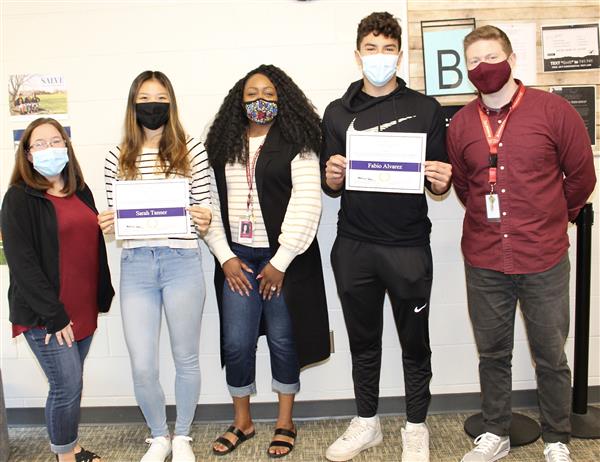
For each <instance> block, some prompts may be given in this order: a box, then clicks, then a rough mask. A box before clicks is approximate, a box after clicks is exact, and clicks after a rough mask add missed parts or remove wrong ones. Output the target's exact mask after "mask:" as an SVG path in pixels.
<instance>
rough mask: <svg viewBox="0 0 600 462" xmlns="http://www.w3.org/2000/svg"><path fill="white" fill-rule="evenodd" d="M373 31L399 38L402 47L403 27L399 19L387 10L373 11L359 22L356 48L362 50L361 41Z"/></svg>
mask: <svg viewBox="0 0 600 462" xmlns="http://www.w3.org/2000/svg"><path fill="white" fill-rule="evenodd" d="M371 32H373V35H379V34H383V35H384V36H385V37H390V38H393V39H396V40H398V49H399V50H400V49H401V48H402V28H401V27H400V24H399V23H398V20H397V19H396V18H394V16H392V15H391V14H390V13H388V12H387V11H383V12H381V13H371V14H370V15H369V16H367V17H366V18H363V19H362V21H361V22H360V23H359V24H358V29H357V30H356V49H357V50H360V42H362V39H364V38H365V37H366V36H367V35H369V34H370V33H371Z"/></svg>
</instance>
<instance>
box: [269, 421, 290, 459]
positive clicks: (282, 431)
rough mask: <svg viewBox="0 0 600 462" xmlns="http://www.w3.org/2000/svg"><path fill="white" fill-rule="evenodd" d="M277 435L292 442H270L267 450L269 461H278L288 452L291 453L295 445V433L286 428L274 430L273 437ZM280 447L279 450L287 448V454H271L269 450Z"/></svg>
mask: <svg viewBox="0 0 600 462" xmlns="http://www.w3.org/2000/svg"><path fill="white" fill-rule="evenodd" d="M277 435H282V436H287V437H288V438H292V440H293V441H292V442H291V443H290V442H289V441H280V440H271V444H269V449H267V454H268V456H269V457H270V458H271V459H279V458H280V457H285V456H287V455H288V454H289V453H290V452H292V451H293V449H294V446H295V445H296V435H297V432H295V431H292V430H288V429H286V428H276V429H275V433H274V434H273V437H275V436H277ZM275 447H280V448H288V449H289V451H288V452H284V453H281V454H277V453H276V452H271V451H270V449H272V448H275Z"/></svg>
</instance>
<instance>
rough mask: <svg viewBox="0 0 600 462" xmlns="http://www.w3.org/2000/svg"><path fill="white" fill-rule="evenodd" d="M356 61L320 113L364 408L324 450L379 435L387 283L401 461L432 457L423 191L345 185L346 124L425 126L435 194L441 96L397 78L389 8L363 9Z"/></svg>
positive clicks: (344, 451)
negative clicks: (398, 354) (353, 75)
mask: <svg viewBox="0 0 600 462" xmlns="http://www.w3.org/2000/svg"><path fill="white" fill-rule="evenodd" d="M356 46H357V50H356V52H355V55H356V62H357V64H358V66H359V68H360V69H361V70H362V72H363V79H362V80H359V81H357V82H354V83H352V84H351V85H350V87H349V88H348V90H347V91H346V94H345V95H344V96H343V97H342V98H341V99H338V100H335V101H333V102H332V103H330V104H329V106H328V107H327V109H326V110H325V115H324V116H323V135H324V148H323V152H322V153H321V163H322V171H323V190H324V191H325V192H326V193H327V194H328V195H330V196H333V197H337V196H340V195H341V209H340V212H339V217H338V235H337V239H336V241H335V243H334V245H333V248H332V251H331V264H332V267H333V271H334V274H335V278H336V285H337V290H338V294H339V297H340V300H341V304H342V309H343V312H344V319H345V321H346V328H347V330H348V336H349V340H350V350H351V353H352V378H353V380H354V394H355V398H356V404H357V410H358V416H357V417H355V418H354V419H352V422H351V423H350V426H349V427H348V429H347V430H346V432H345V433H344V434H343V435H342V436H341V437H340V438H338V439H337V440H336V441H335V442H334V443H333V444H332V445H331V446H330V447H329V448H328V449H327V452H326V457H327V458H328V459H329V460H331V461H346V460H350V459H351V458H353V457H354V456H356V455H357V454H359V453H360V452H361V451H362V450H364V449H367V448H369V447H372V446H375V445H378V444H380V443H381V441H382V440H383V436H382V433H381V427H380V424H379V418H378V416H377V405H378V400H379V376H380V370H381V336H382V332H383V302H384V297H385V292H386V291H387V292H388V294H389V296H390V300H391V303H392V310H393V314H394V319H395V321H396V328H397V331H398V335H399V337H400V343H401V346H402V362H403V368H404V382H405V390H406V414H407V421H408V422H407V424H406V428H404V429H402V442H403V454H402V461H403V462H406V461H410V462H421V461H423V462H428V461H429V433H428V430H427V427H426V425H425V418H426V416H427V409H428V406H429V401H430V398H431V395H430V392H429V381H430V380H431V349H430V346H429V330H428V316H429V296H430V292H431V282H432V259H431V249H430V247H429V234H430V231H431V222H430V221H429V218H428V217H427V201H426V198H425V194H404V193H384V192H366V191H355V190H346V189H345V172H346V157H345V152H346V133H347V132H349V131H374V132H410V133H426V134H427V147H426V162H425V166H424V174H425V186H426V187H427V189H429V190H430V191H431V192H432V193H434V194H443V193H445V192H446V191H447V190H448V188H449V187H450V179H451V167H450V164H449V163H447V162H448V158H447V155H446V148H445V122H444V118H443V116H442V113H441V108H440V105H439V104H438V103H437V102H436V101H435V100H434V99H433V98H430V97H427V96H424V95H422V94H420V93H418V92H416V91H414V90H411V89H410V88H407V87H406V83H405V82H404V81H403V80H402V79H401V78H398V77H396V72H397V70H398V67H399V66H400V60H401V58H402V51H401V50H400V46H401V29H400V25H399V24H398V21H397V20H396V19H394V17H393V16H392V15H391V14H389V13H387V12H386V13H372V14H371V15H369V16H367V17H366V18H364V19H363V20H362V21H361V22H360V24H359V26H358V33H357V43H356Z"/></svg>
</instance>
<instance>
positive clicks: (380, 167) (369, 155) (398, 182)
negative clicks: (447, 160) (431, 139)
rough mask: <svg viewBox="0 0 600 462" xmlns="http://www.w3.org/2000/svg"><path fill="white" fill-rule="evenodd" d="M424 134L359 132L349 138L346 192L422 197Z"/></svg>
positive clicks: (347, 142) (348, 134) (347, 140)
mask: <svg viewBox="0 0 600 462" xmlns="http://www.w3.org/2000/svg"><path fill="white" fill-rule="evenodd" d="M426 142H427V134H425V133H397V132H391V133H390V132H376V133H373V132H360V131H348V132H347V135H346V158H347V163H346V189H349V190H357V191H373V192H375V191H377V192H395V193H411V194H422V193H423V186H424V170H423V165H424V163H425V147H426Z"/></svg>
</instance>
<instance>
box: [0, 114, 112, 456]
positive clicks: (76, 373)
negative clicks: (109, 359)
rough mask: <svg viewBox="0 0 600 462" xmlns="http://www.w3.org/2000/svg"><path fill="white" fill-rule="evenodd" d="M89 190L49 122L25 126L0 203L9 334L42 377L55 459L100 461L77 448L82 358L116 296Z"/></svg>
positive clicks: (63, 138) (62, 136)
mask: <svg viewBox="0 0 600 462" xmlns="http://www.w3.org/2000/svg"><path fill="white" fill-rule="evenodd" d="M97 213H98V212H97V210H96V207H95V205H94V198H93V196H92V192H91V191H90V189H89V188H88V186H87V185H86V184H85V183H84V181H83V175H82V174H81V169H80V168H79V163H78V162H77V159H76V158H75V153H74V151H73V146H72V145H71V141H70V140H69V137H68V135H67V133H66V132H65V130H64V128H63V127H62V126H61V125H60V124H59V123H58V122H57V121H56V120H54V119H50V118H40V119H36V120H34V121H33V122H31V123H30V124H29V126H28V127H27V128H26V129H25V131H24V133H23V136H22V138H21V141H20V142H19V147H18V149H17V153H16V163H15V167H14V170H13V173H12V176H11V179H10V187H9V189H8V191H6V194H5V195H4V201H3V204H2V237H3V240H4V252H5V254H6V260H7V262H8V268H9V271H10V287H9V289H8V302H9V306H10V321H11V322H12V332H13V336H14V337H16V336H17V335H20V334H23V337H25V340H26V341H27V343H28V344H29V347H30V348H31V351H32V352H33V354H34V356H35V357H36V359H37V360H38V362H39V363H40V366H41V367H42V370H43V371H44V373H45V374H46V377H47V378H48V382H49V385H50V390H49V392H48V399H47V401H46V426H47V429H48V435H49V437H50V449H51V451H52V452H53V453H54V454H55V455H56V460H58V461H60V462H92V461H93V462H98V461H99V460H100V457H99V456H98V455H96V454H94V453H93V452H90V451H86V450H85V449H83V448H82V447H81V446H79V443H78V437H77V435H78V427H79V415H80V404H81V389H82V380H83V379H82V377H83V362H84V360H85V357H86V356H87V353H88V351H89V349H90V344H91V342H92V337H93V335H94V332H95V330H96V326H97V321H98V312H106V311H108V309H109V307H110V304H111V301H112V298H113V296H114V293H115V292H114V290H113V288H112V285H111V282H110V272H109V269H108V263H107V259H106V248H105V246H104V238H103V236H102V233H101V232H100V229H99V228H98V223H97V222H96V214H97Z"/></svg>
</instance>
